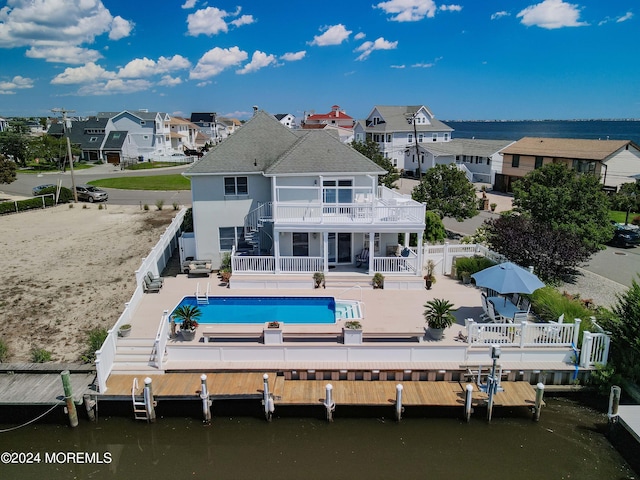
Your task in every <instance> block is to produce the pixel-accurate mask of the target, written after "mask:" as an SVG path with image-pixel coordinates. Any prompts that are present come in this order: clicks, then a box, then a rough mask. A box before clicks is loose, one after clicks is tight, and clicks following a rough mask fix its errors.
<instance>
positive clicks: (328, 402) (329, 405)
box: [324, 383, 336, 422]
mask: <svg viewBox="0 0 640 480" xmlns="http://www.w3.org/2000/svg"><path fill="white" fill-rule="evenodd" d="M325 392H326V394H325V399H324V408H326V409H327V421H329V422H333V412H334V410H335V409H336V405H335V403H333V385H331V384H330V383H327V386H326V387H325Z"/></svg>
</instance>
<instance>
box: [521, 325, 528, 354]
mask: <svg viewBox="0 0 640 480" xmlns="http://www.w3.org/2000/svg"><path fill="white" fill-rule="evenodd" d="M527 325H529V322H527V321H526V320H522V322H520V328H521V330H520V348H524V344H525V336H526V334H527Z"/></svg>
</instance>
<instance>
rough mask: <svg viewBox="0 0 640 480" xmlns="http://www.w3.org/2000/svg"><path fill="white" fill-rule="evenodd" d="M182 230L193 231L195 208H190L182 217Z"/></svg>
mask: <svg viewBox="0 0 640 480" xmlns="http://www.w3.org/2000/svg"><path fill="white" fill-rule="evenodd" d="M182 231H183V232H193V208H188V209H187V211H186V212H184V217H183V218H182Z"/></svg>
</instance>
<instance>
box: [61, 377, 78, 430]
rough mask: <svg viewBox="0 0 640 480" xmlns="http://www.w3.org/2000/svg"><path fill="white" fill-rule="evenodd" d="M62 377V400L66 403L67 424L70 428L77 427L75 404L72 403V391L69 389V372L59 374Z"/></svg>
mask: <svg viewBox="0 0 640 480" xmlns="http://www.w3.org/2000/svg"><path fill="white" fill-rule="evenodd" d="M60 376H61V377H62V388H64V399H65V401H66V402H67V415H69V424H70V425H71V426H72V427H77V426H78V412H76V404H75V403H73V389H72V388H71V373H69V370H65V371H63V372H60Z"/></svg>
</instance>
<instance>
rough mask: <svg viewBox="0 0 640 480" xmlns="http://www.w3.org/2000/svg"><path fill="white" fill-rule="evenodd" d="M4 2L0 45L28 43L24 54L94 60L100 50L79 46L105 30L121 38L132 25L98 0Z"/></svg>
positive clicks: (73, 60)
mask: <svg viewBox="0 0 640 480" xmlns="http://www.w3.org/2000/svg"><path fill="white" fill-rule="evenodd" d="M6 4H7V5H6V6H5V7H3V8H2V9H1V10H0V48H15V47H30V48H29V50H28V51H27V56H30V57H31V58H45V59H46V60H47V61H49V62H63V63H75V64H79V63H84V62H87V61H92V60H96V59H98V58H100V54H98V53H97V52H95V51H94V50H89V49H86V48H81V47H80V46H81V45H82V44H91V43H93V42H94V41H95V39H96V37H98V36H100V35H102V34H104V33H109V37H110V38H111V39H118V38H123V37H124V36H126V35H128V34H129V33H130V31H131V28H132V27H133V24H132V23H130V22H129V21H127V20H125V19H123V18H122V17H115V18H114V17H113V16H112V15H111V13H110V12H109V10H108V9H107V8H105V6H104V5H103V3H102V1H101V0H38V1H27V0H9V1H8V2H6ZM49 54H50V56H47V55H49ZM76 54H78V55H76Z"/></svg>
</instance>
